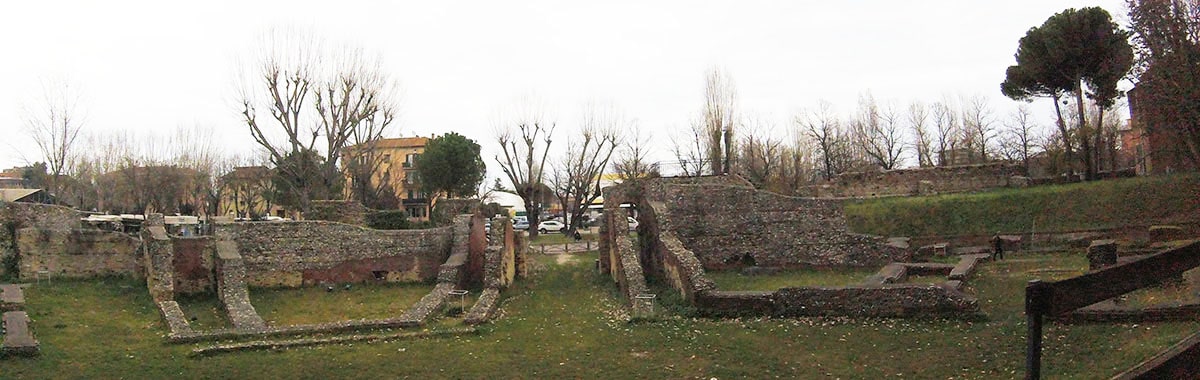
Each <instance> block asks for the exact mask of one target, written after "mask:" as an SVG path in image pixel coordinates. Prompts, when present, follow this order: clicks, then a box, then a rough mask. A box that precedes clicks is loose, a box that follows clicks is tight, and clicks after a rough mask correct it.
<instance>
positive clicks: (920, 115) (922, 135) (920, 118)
mask: <svg viewBox="0 0 1200 380" xmlns="http://www.w3.org/2000/svg"><path fill="white" fill-rule="evenodd" d="M928 124H929V107H926V106H925V104H924V103H921V102H919V101H914V102H912V103H909V104H908V125H909V126H910V127H911V128H912V131H913V137H914V138H915V140H914V141H913V150H915V151H916V152H917V166H920V167H922V168H927V167H930V166H933V149H932V148H933V142H932V141H931V136H930V135H931V133H930V132H929V130H928Z"/></svg>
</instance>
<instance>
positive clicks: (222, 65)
mask: <svg viewBox="0 0 1200 380" xmlns="http://www.w3.org/2000/svg"><path fill="white" fill-rule="evenodd" d="M1097 5H1098V6H1101V7H1104V8H1105V9H1107V10H1108V11H1109V12H1110V13H1112V14H1113V15H1114V17H1115V18H1117V19H1118V20H1125V18H1126V17H1125V15H1124V13H1125V11H1124V8H1123V6H1122V1H1120V0H1104V1H1046V0H1009V1H974V0H972V1H963V0H948V1H920V2H917V1H895V0H883V1H874V0H872V1H866V0H864V1H727V2H724V1H722V2H717V1H604V2H597V1H588V2H577V1H557V0H554V1H550V0H547V1H521V2H504V1H415V2H384V1H336V2H334V1H249V0H237V1H197V2H188V3H187V4H183V3H182V2H173V1H144V2H133V1H19V2H7V3H6V4H5V5H4V7H3V9H2V10H0V36H2V37H0V51H3V52H4V54H3V55H4V58H3V59H0V80H2V81H3V82H2V84H0V132H2V133H0V150H2V151H0V168H7V167H11V166H15V165H24V164H25V163H27V162H34V161H40V160H41V158H40V153H39V152H38V151H37V150H36V149H35V148H34V146H33V145H32V142H31V140H30V139H29V138H28V136H27V134H26V133H25V132H24V127H23V123H22V119H21V117H20V115H21V113H20V108H21V105H22V104H30V103H34V104H36V103H37V101H38V99H39V98H40V96H41V95H40V94H41V91H42V90H41V88H42V85H41V83H42V82H43V81H46V80H57V81H62V80H65V81H68V82H70V83H73V84H75V85H76V88H78V89H79V90H80V91H79V92H78V93H79V96H80V99H81V106H82V109H83V111H84V112H85V113H86V117H87V118H86V124H85V131H86V132H89V133H115V131H122V130H124V131H129V132H130V133H133V134H138V135H141V134H148V133H154V131H158V132H157V133H159V134H164V133H167V132H168V131H170V130H173V129H175V128H177V127H180V126H184V127H190V126H193V125H199V126H203V127H206V128H212V129H213V130H214V131H216V136H218V138H219V139H220V141H221V143H222V145H223V146H224V147H226V150H227V151H228V152H231V153H236V152H244V151H248V150H250V149H252V148H253V146H254V143H253V141H252V140H251V139H250V136H249V133H248V131H247V129H246V127H245V126H244V124H242V123H241V122H240V121H239V119H238V114H237V109H236V107H235V102H234V101H235V99H236V92H235V73H236V72H237V71H238V70H237V67H236V66H237V62H238V61H239V60H243V61H244V60H246V59H247V56H248V55H249V53H248V52H249V51H251V50H252V49H254V48H255V47H256V44H257V41H258V40H259V36H261V35H262V34H263V33H264V32H266V31H268V30H270V29H272V28H280V27H285V28H294V27H299V28H303V29H306V30H310V31H311V32H312V33H314V34H316V35H319V36H321V37H323V38H326V39H328V40H330V41H335V42H344V43H349V44H352V45H358V46H361V47H363V48H364V49H366V50H367V51H368V52H373V53H377V54H381V55H382V57H383V60H384V63H385V65H386V70H387V71H388V72H389V73H390V74H391V75H394V76H396V77H398V78H399V79H400V80H401V82H402V88H403V91H404V99H403V102H402V108H403V116H402V119H401V120H400V124H399V128H397V129H395V130H394V131H393V135H394V136H400V135H403V136H411V135H414V134H418V135H430V134H433V133H443V132H448V131H455V132H458V133H461V134H463V135H466V136H467V137H470V138H473V139H475V140H476V141H478V142H480V144H481V145H483V146H484V150H485V152H484V154H485V160H486V161H487V163H488V166H489V171H490V172H491V173H492V175H493V176H495V175H497V174H498V171H497V170H495V168H496V164H495V162H494V161H493V160H492V159H491V157H492V156H493V155H494V154H495V153H496V152H498V149H497V148H496V147H495V143H494V136H493V135H494V133H493V131H494V125H495V123H496V122H497V120H496V119H497V116H496V115H498V114H499V113H501V112H503V111H505V110H508V109H511V108H512V107H514V105H515V104H516V103H517V102H518V101H519V99H521V98H522V97H527V96H529V95H532V96H534V97H536V98H538V99H541V101H542V102H543V103H545V104H546V106H547V108H549V109H548V111H549V113H550V114H553V115H557V122H558V123H559V125H560V131H559V132H560V133H568V132H569V131H570V130H572V129H573V128H575V126H576V125H577V124H578V117H577V116H576V113H577V111H578V110H579V109H580V107H581V106H582V105H583V104H584V103H586V102H588V101H600V102H611V103H614V104H616V105H617V106H618V107H619V108H620V109H622V110H623V112H624V113H625V114H627V115H628V116H630V117H633V118H636V119H637V120H638V125H639V126H640V127H641V128H642V129H643V130H645V131H646V132H647V133H648V134H650V135H652V138H653V139H654V142H655V144H654V145H655V146H656V147H657V148H658V149H660V152H659V153H658V154H657V155H656V157H658V158H661V159H666V158H668V157H669V154H668V153H667V151H668V147H669V146H670V135H671V133H672V132H671V131H674V130H683V129H684V128H686V127H687V125H688V123H689V120H691V119H692V118H693V117H694V115H696V113H697V112H698V110H699V108H700V106H701V103H702V89H703V84H704V83H703V81H704V75H705V72H706V71H707V70H708V69H710V68H713V67H719V68H722V69H723V70H724V71H725V72H726V73H727V74H729V75H730V76H731V77H732V78H733V81H734V83H735V85H736V88H737V93H738V97H739V100H738V101H739V107H740V109H741V111H742V112H743V114H744V115H752V116H753V117H755V118H757V119H760V120H766V121H768V122H769V123H772V124H774V125H775V126H776V128H777V131H776V132H777V133H781V134H782V133H786V130H787V129H790V128H792V125H791V122H790V120H791V119H792V117H793V116H794V115H795V114H796V113H797V112H798V111H799V110H800V109H801V108H804V107H813V106H815V104H816V103H817V102H818V101H819V100H821V99H824V100H828V101H830V102H832V103H833V104H834V105H835V107H837V110H838V111H839V112H842V113H848V112H850V111H852V110H853V108H854V107H855V104H856V102H857V98H858V96H859V95H860V94H861V93H863V92H865V91H870V92H872V93H873V94H874V96H875V97H876V98H877V99H879V100H880V101H884V102H888V101H890V102H895V103H896V104H898V105H904V104H907V103H908V102H909V101H911V100H923V101H926V102H932V101H937V100H939V99H942V98H943V97H944V96H952V97H957V96H973V95H984V96H987V97H989V98H991V100H992V104H993V109H994V110H995V112H996V115H997V117H1003V116H1004V115H1005V114H1006V113H1007V112H1009V111H1010V110H1011V108H1012V107H1013V106H1014V104H1015V103H1014V102H1012V101H1009V100H1007V99H1005V98H1003V96H1001V95H1000V93H999V83H1000V82H1001V81H1002V80H1003V79H1004V69H1005V68H1006V67H1007V66H1009V65H1011V64H1013V63H1014V61H1013V58H1012V57H1013V53H1014V52H1015V51H1016V47H1017V40H1018V39H1019V38H1020V37H1021V36H1023V35H1024V33H1025V31H1026V30H1028V29H1029V28H1030V27H1032V26H1036V25H1040V24H1041V23H1042V22H1043V21H1044V20H1045V19H1046V18H1047V17H1049V16H1050V15H1052V14H1054V13H1056V12H1059V11H1061V10H1063V9H1065V8H1069V7H1084V6H1097ZM1120 22H1121V23H1122V24H1124V21H1120ZM1048 107H1050V106H1049V104H1048V103H1035V107H1034V108H1035V111H1037V112H1038V113H1039V115H1048V114H1049V112H1048ZM1040 121H1041V122H1042V123H1043V124H1047V125H1048V124H1049V120H1048V119H1045V118H1043V119H1041V120H1040ZM559 141H562V139H561V138H560V139H559Z"/></svg>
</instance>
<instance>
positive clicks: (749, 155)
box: [734, 119, 785, 189]
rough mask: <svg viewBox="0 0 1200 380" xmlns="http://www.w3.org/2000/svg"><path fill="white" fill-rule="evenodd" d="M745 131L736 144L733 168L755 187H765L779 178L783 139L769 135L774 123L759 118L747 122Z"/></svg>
mask: <svg viewBox="0 0 1200 380" xmlns="http://www.w3.org/2000/svg"><path fill="white" fill-rule="evenodd" d="M747 125H748V126H749V128H746V129H745V131H746V133H745V134H743V135H742V137H741V141H740V143H739V144H738V150H739V152H738V156H739V157H740V159H739V160H738V161H736V163H735V165H734V170H735V171H736V172H737V173H738V174H739V175H741V176H743V177H744V178H746V180H748V181H750V183H752V184H754V187H755V188H759V189H767V188H769V187H771V185H772V184H775V183H778V182H779V180H780V174H781V173H780V171H781V168H780V166H782V165H783V164H784V159H783V158H784V157H783V150H784V148H785V147H784V145H783V140H782V139H779V138H777V137H774V136H771V132H770V131H772V130H774V129H775V127H774V125H771V124H770V123H769V122H765V121H763V120H760V119H754V120H751V121H750V122H749V123H747Z"/></svg>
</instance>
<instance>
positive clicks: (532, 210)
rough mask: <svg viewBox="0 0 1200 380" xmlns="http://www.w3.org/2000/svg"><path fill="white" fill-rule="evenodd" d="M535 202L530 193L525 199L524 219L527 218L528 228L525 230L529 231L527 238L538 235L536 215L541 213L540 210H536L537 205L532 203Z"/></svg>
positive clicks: (531, 238) (533, 237) (534, 237)
mask: <svg viewBox="0 0 1200 380" xmlns="http://www.w3.org/2000/svg"><path fill="white" fill-rule="evenodd" d="M535 203H537V202H536V200H535V199H533V195H530V196H529V198H526V199H525V219H528V220H529V229H527V230H526V231H528V232H529V240H533V239H536V238H537V237H538V231H537V225H538V217H539V216H541V213H542V212H541V210H538V209H537V206H536V205H534V204H535Z"/></svg>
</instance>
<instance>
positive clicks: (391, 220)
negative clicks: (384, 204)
mask: <svg viewBox="0 0 1200 380" xmlns="http://www.w3.org/2000/svg"><path fill="white" fill-rule="evenodd" d="M367 227H371V228H374V229H377V230H407V229H410V228H412V223H410V222H409V221H408V213H407V212H404V210H383V211H375V212H372V213H369V214H367Z"/></svg>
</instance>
